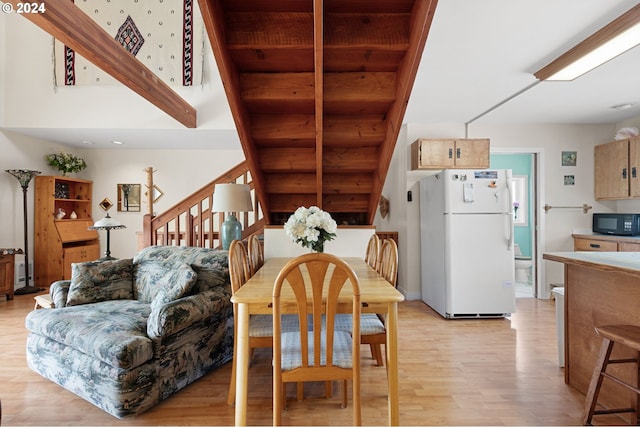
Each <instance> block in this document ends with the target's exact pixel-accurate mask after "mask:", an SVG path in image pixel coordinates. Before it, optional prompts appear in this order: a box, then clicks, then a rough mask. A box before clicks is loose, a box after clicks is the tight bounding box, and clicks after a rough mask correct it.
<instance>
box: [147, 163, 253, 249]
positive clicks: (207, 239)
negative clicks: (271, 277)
mask: <svg viewBox="0 0 640 427" xmlns="http://www.w3.org/2000/svg"><path fill="white" fill-rule="evenodd" d="M231 182H233V183H236V184H248V185H249V188H250V189H251V200H252V202H253V212H237V213H236V217H237V218H238V221H240V223H241V224H242V238H243V239H246V238H247V237H249V236H251V235H253V234H257V233H261V232H262V230H263V229H264V225H265V220H264V216H263V213H262V209H261V207H260V203H259V201H258V200H257V199H256V197H255V190H254V185H253V180H252V178H251V173H250V172H249V169H248V166H247V162H246V161H244V162H242V163H240V164H238V165H237V166H235V167H234V168H232V169H230V170H229V171H227V172H225V173H224V174H222V175H221V176H219V177H218V178H216V179H215V180H213V181H212V182H210V183H208V184H206V185H205V186H204V187H202V188H200V189H199V190H197V191H196V192H194V193H193V194H191V195H190V196H188V197H186V198H185V199H183V200H182V201H180V202H178V203H176V204H175V205H174V206H172V207H171V208H169V209H167V210H166V211H165V212H163V213H161V214H160V215H156V216H153V215H149V214H147V215H145V216H144V219H143V231H142V241H141V242H140V244H141V246H142V247H147V246H152V245H164V246H197V247H202V248H221V247H222V240H221V238H220V228H221V225H222V223H223V222H224V220H225V216H226V214H227V213H226V212H213V211H212V209H211V208H212V207H213V192H214V188H215V185H216V184H226V183H231Z"/></svg>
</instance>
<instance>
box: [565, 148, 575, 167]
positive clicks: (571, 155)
mask: <svg viewBox="0 0 640 427" xmlns="http://www.w3.org/2000/svg"><path fill="white" fill-rule="evenodd" d="M577 159H578V152H577V151H563V152H562V166H575V165H576V160H577Z"/></svg>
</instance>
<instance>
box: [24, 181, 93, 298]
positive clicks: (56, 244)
mask: <svg viewBox="0 0 640 427" xmlns="http://www.w3.org/2000/svg"><path fill="white" fill-rule="evenodd" d="M35 180H36V184H35V187H36V190H35V214H34V215H35V250H34V260H33V262H34V264H33V273H34V282H35V286H39V287H48V286H49V285H50V284H51V283H52V282H54V281H56V280H62V279H70V278H71V264H72V263H75V262H85V261H91V260H95V259H98V258H100V241H99V239H98V232H97V231H96V230H89V227H90V226H92V225H93V219H92V217H91V205H92V200H91V199H92V194H93V182H91V181H85V180H82V179H76V178H70V177H66V176H36V178H35ZM61 210H62V211H64V212H65V215H64V217H62V218H61V219H57V218H56V214H58V213H59V212H60V211H61ZM73 212H75V216H76V218H72V216H73V215H72V213H73Z"/></svg>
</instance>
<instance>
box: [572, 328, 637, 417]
mask: <svg viewBox="0 0 640 427" xmlns="http://www.w3.org/2000/svg"><path fill="white" fill-rule="evenodd" d="M596 333H597V334H598V335H600V336H601V337H602V345H601V347H600V353H599V354H598V359H597V361H596V365H595V367H594V369H593V374H592V376H591V382H590V383H589V389H588V390H587V396H586V398H585V409H584V417H583V420H582V421H583V424H584V425H591V421H592V420H593V416H594V415H602V414H618V413H630V414H631V415H630V417H631V419H630V424H631V425H634V426H635V425H638V421H639V420H640V419H639V417H638V411H639V410H640V407H639V406H640V389H638V381H640V361H639V356H640V326H635V325H609V326H598V327H596ZM614 344H618V347H621V348H624V347H626V348H627V351H628V353H626V354H628V356H626V357H621V356H622V355H619V356H617V357H616V358H615V359H612V358H611V353H612V351H613V347H614ZM616 351H618V350H616ZM621 363H622V364H626V363H633V364H635V369H634V370H633V372H634V373H633V376H632V378H631V381H630V382H629V380H628V379H624V378H621V377H619V376H618V374H617V372H619V371H612V372H607V366H608V365H610V364H621ZM605 378H607V379H609V380H610V381H613V382H615V383H617V384H619V385H621V386H623V387H625V388H626V389H627V390H630V391H632V392H633V393H635V398H634V399H629V400H628V402H630V404H629V407H626V408H608V409H604V410H596V405H597V404H598V396H599V394H600V390H601V387H602V381H603V380H604V379H605Z"/></svg>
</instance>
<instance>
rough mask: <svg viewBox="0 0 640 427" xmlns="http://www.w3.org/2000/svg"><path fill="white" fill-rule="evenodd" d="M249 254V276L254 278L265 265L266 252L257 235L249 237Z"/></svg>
mask: <svg viewBox="0 0 640 427" xmlns="http://www.w3.org/2000/svg"><path fill="white" fill-rule="evenodd" d="M247 252H248V254H249V274H250V275H251V276H253V275H254V274H256V271H258V269H260V267H262V265H263V264H264V250H263V248H262V244H261V243H260V239H259V238H258V236H257V235H256V234H253V235H252V236H251V237H249V242H248V244H247Z"/></svg>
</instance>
